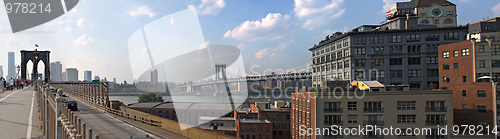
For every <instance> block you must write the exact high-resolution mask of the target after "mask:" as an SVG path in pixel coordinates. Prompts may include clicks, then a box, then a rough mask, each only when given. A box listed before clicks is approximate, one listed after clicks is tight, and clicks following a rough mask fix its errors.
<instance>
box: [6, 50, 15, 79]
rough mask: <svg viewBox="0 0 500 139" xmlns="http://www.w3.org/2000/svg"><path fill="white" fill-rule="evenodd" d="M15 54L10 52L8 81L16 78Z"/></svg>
mask: <svg viewBox="0 0 500 139" xmlns="http://www.w3.org/2000/svg"><path fill="white" fill-rule="evenodd" d="M15 61H16V59H15V57H14V52H9V62H8V64H9V65H8V66H9V67H8V71H7V72H8V75H7V79H10V78H16V64H15Z"/></svg>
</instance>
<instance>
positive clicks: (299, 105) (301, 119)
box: [290, 92, 316, 139]
mask: <svg viewBox="0 0 500 139" xmlns="http://www.w3.org/2000/svg"><path fill="white" fill-rule="evenodd" d="M308 101H309V102H308ZM308 104H309V105H308ZM308 112H309V113H308ZM290 115H291V118H290V123H291V130H292V133H291V134H292V138H294V139H295V138H303V137H305V138H310V139H316V136H314V135H313V136H310V137H309V136H300V135H299V127H300V126H301V125H305V126H306V127H307V128H313V129H316V93H298V92H296V93H293V94H292V108H291V112H290ZM308 117H309V118H308Z"/></svg>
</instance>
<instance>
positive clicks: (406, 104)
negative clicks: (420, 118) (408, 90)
mask: <svg viewBox="0 0 500 139" xmlns="http://www.w3.org/2000/svg"><path fill="white" fill-rule="evenodd" d="M397 107H398V110H415V109H417V107H416V101H398V106H397Z"/></svg>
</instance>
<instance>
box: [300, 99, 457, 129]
mask: <svg viewBox="0 0 500 139" xmlns="http://www.w3.org/2000/svg"><path fill="white" fill-rule="evenodd" d="M336 93H341V92H335V93H333V92H331V93H315V92H297V93H294V94H292V113H291V115H292V121H291V124H292V138H311V139H322V138H340V137H342V138H400V137H411V138H445V136H442V135H437V134H436V133H437V131H438V128H437V126H438V125H440V126H446V125H447V126H448V127H452V118H453V108H452V107H451V106H452V105H453V100H452V92H451V91H388V92H386V91H381V92H366V94H365V96H364V97H360V98H354V99H348V98H347V95H344V96H343V97H341V98H335V97H333V95H335V96H341V95H339V94H336ZM344 93H345V92H344ZM355 95H356V94H355V93H350V96H355ZM359 96H361V95H359ZM333 125H337V126H342V127H344V128H357V127H358V125H360V126H361V127H363V126H366V125H373V126H375V125H376V126H378V127H391V126H392V127H393V128H400V129H403V130H404V129H408V128H429V129H430V131H429V132H432V133H433V134H432V135H428V136H411V135H402V134H400V135H395V134H393V135H391V136H382V135H379V134H375V133H373V132H367V134H364V135H343V136H341V135H333V134H331V132H324V129H330V128H331V126H333ZM301 126H302V127H301ZM301 128H302V129H304V128H313V129H316V128H319V129H321V131H322V135H316V134H313V135H307V134H306V135H304V134H303V133H304V132H301V130H300V129H301ZM451 131H452V130H451V129H448V131H447V132H448V133H449V134H450V133H451Z"/></svg>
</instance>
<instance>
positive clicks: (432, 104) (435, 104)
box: [425, 101, 446, 112]
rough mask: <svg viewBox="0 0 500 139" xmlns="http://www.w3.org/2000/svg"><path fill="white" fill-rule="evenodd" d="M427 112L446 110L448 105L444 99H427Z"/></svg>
mask: <svg viewBox="0 0 500 139" xmlns="http://www.w3.org/2000/svg"><path fill="white" fill-rule="evenodd" d="M425 111H426V112H445V111H446V107H445V105H444V101H427V102H426V103H425Z"/></svg>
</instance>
